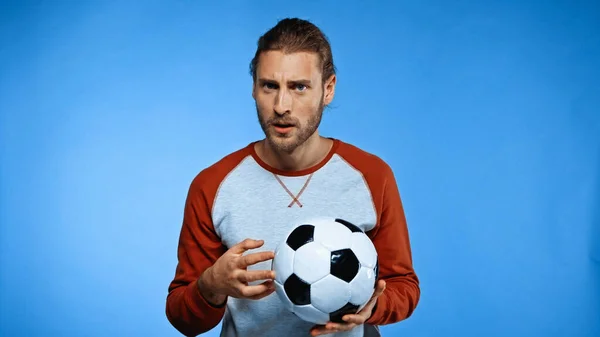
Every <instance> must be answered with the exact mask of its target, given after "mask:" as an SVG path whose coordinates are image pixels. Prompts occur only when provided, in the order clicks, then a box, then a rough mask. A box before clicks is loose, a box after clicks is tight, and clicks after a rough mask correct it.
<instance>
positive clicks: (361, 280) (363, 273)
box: [349, 266, 375, 307]
mask: <svg viewBox="0 0 600 337" xmlns="http://www.w3.org/2000/svg"><path fill="white" fill-rule="evenodd" d="M349 285H350V287H349V288H350V294H351V295H350V300H349V302H350V303H352V304H356V305H358V306H361V307H362V306H364V305H365V304H366V303H367V302H368V301H369V299H371V296H373V292H374V291H375V271H373V269H372V268H367V267H364V266H363V267H361V268H360V269H359V270H358V274H356V277H354V279H353V280H352V281H351V282H350V284H349Z"/></svg>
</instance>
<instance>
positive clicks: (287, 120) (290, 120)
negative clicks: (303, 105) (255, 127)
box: [267, 118, 298, 126]
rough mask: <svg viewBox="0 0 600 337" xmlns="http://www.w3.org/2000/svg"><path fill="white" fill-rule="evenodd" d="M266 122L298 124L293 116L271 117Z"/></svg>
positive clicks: (271, 123) (272, 123) (270, 123)
mask: <svg viewBox="0 0 600 337" xmlns="http://www.w3.org/2000/svg"><path fill="white" fill-rule="evenodd" d="M267 123H268V124H269V125H276V124H283V125H293V126H296V125H297V124H298V121H296V120H295V119H293V118H271V119H269V121H268V122H267Z"/></svg>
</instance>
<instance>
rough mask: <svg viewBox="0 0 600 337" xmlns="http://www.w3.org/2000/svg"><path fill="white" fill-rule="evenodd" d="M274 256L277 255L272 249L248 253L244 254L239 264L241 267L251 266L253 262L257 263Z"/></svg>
mask: <svg viewBox="0 0 600 337" xmlns="http://www.w3.org/2000/svg"><path fill="white" fill-rule="evenodd" d="M274 257H275V253H274V252H272V251H267V252H258V253H253V254H248V255H245V256H242V257H241V258H240V259H239V264H238V266H239V267H240V268H246V267H248V266H251V265H253V264H257V263H259V262H263V261H268V260H272V259H273V258H274Z"/></svg>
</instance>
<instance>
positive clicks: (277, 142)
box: [256, 96, 325, 153]
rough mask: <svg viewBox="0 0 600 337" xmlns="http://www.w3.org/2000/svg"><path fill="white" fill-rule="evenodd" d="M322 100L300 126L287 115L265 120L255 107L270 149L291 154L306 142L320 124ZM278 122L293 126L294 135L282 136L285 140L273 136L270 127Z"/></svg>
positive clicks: (322, 108)
mask: <svg viewBox="0 0 600 337" xmlns="http://www.w3.org/2000/svg"><path fill="white" fill-rule="evenodd" d="M323 99H324V97H323V96H321V100H320V101H319V106H318V108H317V110H316V111H315V113H314V114H312V115H311V117H310V118H309V119H308V120H307V121H306V122H305V123H304V124H300V121H298V120H297V119H296V118H293V117H290V116H289V114H288V113H286V114H284V115H283V116H279V115H277V114H275V113H274V116H272V117H271V118H269V119H268V120H266V119H265V118H264V117H263V116H262V114H261V113H260V110H259V108H258V105H256V112H257V115H258V122H259V123H260V127H261V129H262V130H263V132H264V133H265V137H266V140H267V142H269V145H270V146H271V148H272V149H273V150H275V151H277V152H284V153H292V152H293V151H294V150H295V149H296V148H298V147H299V146H300V145H302V144H304V142H306V140H308V139H309V138H310V137H311V136H312V135H313V134H314V133H315V132H316V131H317V129H318V128H319V125H320V124H321V118H322V117H323V110H324V109H325V106H324V105H323ZM278 122H279V123H282V122H283V123H290V124H294V127H295V130H294V134H293V135H291V136H288V137H285V136H284V137H285V138H284V137H282V136H277V135H275V134H274V130H273V129H272V125H273V124H275V123H278ZM291 137H293V139H290V138H291Z"/></svg>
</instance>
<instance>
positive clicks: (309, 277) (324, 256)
mask: <svg viewBox="0 0 600 337" xmlns="http://www.w3.org/2000/svg"><path fill="white" fill-rule="evenodd" d="M330 261H331V252H330V251H329V250H327V248H325V247H323V246H322V245H320V244H319V243H317V242H309V243H307V244H305V245H303V246H302V247H300V248H298V250H296V252H295V254H294V266H293V270H294V274H296V276H298V277H299V278H300V279H302V280H303V281H304V282H306V283H308V284H313V283H315V282H317V281H318V280H320V279H322V278H323V277H325V276H327V275H329V268H330Z"/></svg>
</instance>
